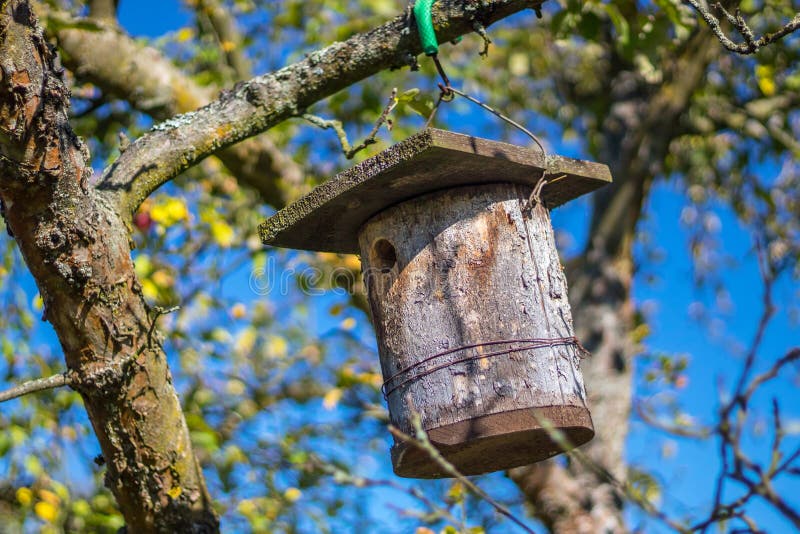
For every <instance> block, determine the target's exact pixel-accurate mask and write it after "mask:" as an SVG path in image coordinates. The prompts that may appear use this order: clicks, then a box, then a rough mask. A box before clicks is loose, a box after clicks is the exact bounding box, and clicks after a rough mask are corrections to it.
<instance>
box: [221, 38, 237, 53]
mask: <svg viewBox="0 0 800 534" xmlns="http://www.w3.org/2000/svg"><path fill="white" fill-rule="evenodd" d="M220 46H221V47H222V50H224V51H225V52H231V51H232V50H233V49H235V48H236V43H234V42H233V41H222V42H221V43H220Z"/></svg>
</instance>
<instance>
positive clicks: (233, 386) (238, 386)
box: [225, 378, 247, 397]
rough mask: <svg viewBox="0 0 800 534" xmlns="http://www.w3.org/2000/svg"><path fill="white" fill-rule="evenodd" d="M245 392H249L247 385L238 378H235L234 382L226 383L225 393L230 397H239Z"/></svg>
mask: <svg viewBox="0 0 800 534" xmlns="http://www.w3.org/2000/svg"><path fill="white" fill-rule="evenodd" d="M245 391H247V385H246V384H245V383H244V382H242V381H241V380H239V379H238V378H234V379H233V380H228V381H227V382H226V383H225V393H227V394H228V395H232V396H234V397H238V396H239V395H241V394H243V393H244V392H245Z"/></svg>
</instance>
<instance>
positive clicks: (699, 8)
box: [684, 0, 800, 55]
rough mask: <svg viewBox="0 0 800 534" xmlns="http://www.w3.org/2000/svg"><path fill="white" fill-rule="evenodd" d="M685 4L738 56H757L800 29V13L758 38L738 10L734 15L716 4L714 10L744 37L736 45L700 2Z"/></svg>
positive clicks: (694, 1)
mask: <svg viewBox="0 0 800 534" xmlns="http://www.w3.org/2000/svg"><path fill="white" fill-rule="evenodd" d="M684 2H685V3H687V4H689V5H690V6H691V7H692V8H693V9H694V10H695V11H696V12H697V13H698V14H699V15H700V16H701V17H702V18H703V20H704V21H705V22H706V24H708V27H709V28H711V31H712V32H714V35H716V36H717V39H719V42H720V43H722V46H724V47H725V48H726V49H728V50H729V51H731V52H735V53H737V54H742V55H747V54H755V53H756V52H758V50H760V49H761V48H763V47H764V46H767V45H768V44H772V43H774V42H776V41H779V40H780V39H783V38H784V37H786V36H787V35H789V34H791V33H793V32H795V31H797V29H798V28H800V13H797V14H796V15H795V16H794V18H792V20H791V21H789V22H787V23H786V24H784V25H783V26H782V27H781V28H779V29H778V30H776V31H774V32H772V33H765V34H764V35H762V36H761V37H758V38H756V37H755V34H754V33H753V30H752V29H751V28H750V26H748V24H747V22H746V21H745V20H744V17H742V15H741V13H740V11H739V9H737V10H736V11H735V13H734V14H731V13H730V12H729V11H728V10H727V9H725V7H724V6H723V5H722V4H721V3H719V2H716V3H714V4H713V6H714V8H716V9H717V10H718V11H719V12H720V13H722V15H723V16H724V17H725V18H726V19H727V20H728V22H729V23H730V24H731V26H733V27H734V28H735V29H736V31H737V32H738V33H739V35H741V36H742V39H744V42H743V43H736V42H734V41H733V40H732V39H731V38H730V37H728V36H727V35H725V32H724V31H723V30H722V27H721V25H720V21H719V19H718V18H717V17H715V16H714V15H713V14H712V13H711V11H709V9H708V8H707V7H706V6H704V5H703V4H701V3H700V1H699V0H684Z"/></svg>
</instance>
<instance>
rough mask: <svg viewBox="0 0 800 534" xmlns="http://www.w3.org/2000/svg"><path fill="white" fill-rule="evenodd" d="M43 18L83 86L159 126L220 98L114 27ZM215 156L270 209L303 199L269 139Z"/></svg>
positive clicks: (295, 171)
mask: <svg viewBox="0 0 800 534" xmlns="http://www.w3.org/2000/svg"><path fill="white" fill-rule="evenodd" d="M41 12H42V14H43V17H44V20H45V21H46V23H47V27H48V30H49V31H50V32H51V33H53V35H54V36H55V37H56V39H57V41H58V45H59V50H60V51H61V54H62V60H63V62H64V65H65V66H66V67H67V68H68V69H70V70H71V71H72V72H74V73H75V76H76V77H77V78H78V79H79V80H83V81H87V82H90V83H92V84H94V85H96V86H97V87H99V88H100V89H101V90H102V91H103V93H105V94H106V95H108V96H111V97H114V98H119V99H121V100H124V101H126V102H128V103H129V104H130V105H131V106H132V107H133V108H134V109H136V110H139V111H141V112H143V113H147V114H148V115H150V116H151V117H153V118H154V119H156V120H166V119H169V118H170V117H172V116H174V115H176V114H178V113H184V112H187V111H191V110H193V109H196V108H198V107H200V106H202V105H204V104H206V103H208V102H209V101H211V100H212V99H213V98H215V97H216V93H215V91H214V90H213V89H212V88H209V87H202V86H200V85H198V84H197V83H196V82H195V81H194V80H192V79H191V78H190V77H189V76H187V75H186V74H185V73H183V72H182V71H181V70H180V69H179V68H177V67H176V66H175V65H174V64H173V63H172V62H171V61H170V60H169V59H168V58H166V57H164V56H163V55H162V54H161V53H160V52H159V51H158V50H156V49H154V48H151V47H148V46H144V45H142V44H141V43H139V42H137V41H135V40H134V39H132V38H131V37H130V36H129V35H127V34H125V33H124V32H123V31H122V30H121V29H120V28H118V27H116V26H109V25H104V24H103V23H95V24H94V25H93V26H87V25H86V24H85V23H84V22H85V21H82V20H80V19H77V20H76V19H72V18H70V17H69V16H68V15H66V14H64V13H61V12H55V11H47V10H45V9H44V8H43V9H42V10H41ZM216 156H217V157H218V158H219V159H220V160H221V161H222V162H223V164H224V165H225V167H226V168H227V169H228V170H229V171H230V172H231V174H233V175H234V176H235V177H236V178H237V179H239V180H240V181H241V182H242V183H244V184H246V185H248V186H250V187H252V188H253V189H255V190H256V191H258V192H259V193H260V194H261V196H262V198H263V199H264V200H265V201H266V202H268V203H270V204H272V205H275V206H281V205H283V204H285V203H286V202H287V201H288V200H291V199H292V198H293V197H294V196H296V195H298V194H299V193H301V191H299V190H300V188H301V185H302V183H303V171H302V168H301V167H300V166H299V165H298V164H297V163H295V162H294V160H292V159H291V158H290V157H289V156H287V155H286V154H284V153H283V152H282V151H281V150H280V149H279V148H278V147H277V146H276V145H275V143H274V142H273V141H272V140H271V139H270V138H269V137H268V136H266V135H262V136H258V137H256V138H252V139H247V140H246V141H243V142H241V143H238V144H236V145H234V146H231V147H228V148H227V149H225V150H221V151H220V152H218V153H217V154H216Z"/></svg>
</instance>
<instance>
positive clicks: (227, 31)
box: [195, 0, 251, 80]
mask: <svg viewBox="0 0 800 534" xmlns="http://www.w3.org/2000/svg"><path fill="white" fill-rule="evenodd" d="M195 10H196V11H197V14H198V16H200V17H205V18H207V19H208V22H209V23H210V25H211V29H212V31H213V33H214V35H215V36H216V38H217V43H218V44H219V47H220V49H221V50H222V52H223V53H224V54H225V60H226V62H227V64H228V66H229V67H230V68H231V70H232V71H233V74H234V77H235V78H236V79H237V80H244V79H245V78H249V77H250V76H251V72H250V62H249V61H248V59H247V57H246V56H245V55H244V53H243V47H244V44H243V42H242V36H241V33H240V32H239V29H238V28H237V27H236V21H235V20H234V18H233V17H232V16H231V15H232V13H231V11H230V10H229V9H228V8H226V7H225V6H223V5H221V4H220V2H218V1H217V0H199V1H198V2H197V6H196V9H195Z"/></svg>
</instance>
